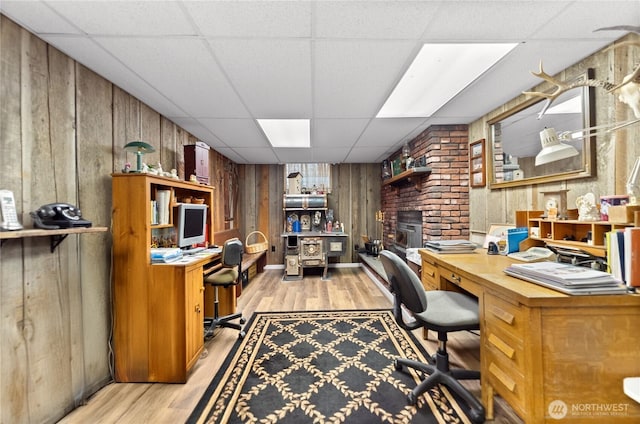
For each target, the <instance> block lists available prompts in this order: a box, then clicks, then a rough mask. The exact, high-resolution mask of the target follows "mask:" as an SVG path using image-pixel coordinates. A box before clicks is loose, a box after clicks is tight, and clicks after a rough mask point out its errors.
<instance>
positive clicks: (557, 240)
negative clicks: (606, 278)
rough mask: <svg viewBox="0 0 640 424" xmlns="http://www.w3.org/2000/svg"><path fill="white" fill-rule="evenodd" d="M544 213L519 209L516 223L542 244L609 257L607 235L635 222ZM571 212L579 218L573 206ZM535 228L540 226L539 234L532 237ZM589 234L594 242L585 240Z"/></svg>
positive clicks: (530, 239) (568, 213) (531, 238)
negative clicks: (587, 218) (564, 217)
mask: <svg viewBox="0 0 640 424" xmlns="http://www.w3.org/2000/svg"><path fill="white" fill-rule="evenodd" d="M543 214H544V211H516V226H517V227H527V228H528V231H529V241H533V242H537V244H540V245H542V244H543V243H552V244H554V245H562V246H568V247H571V248H575V249H581V250H584V251H585V252H588V253H590V254H592V255H594V256H598V257H601V258H605V257H606V256H607V248H606V246H605V234H606V233H607V232H609V231H613V230H618V229H623V228H625V227H629V226H632V224H627V223H619V222H610V221H578V220H577V219H564V220H560V219H556V220H551V219H546V218H543V217H542V215H543ZM567 215H568V216H569V217H570V218H576V217H577V211H576V210H575V209H570V210H569V211H567ZM532 228H534V229H537V234H538V236H532V230H531V229H532ZM534 231H536V230H534ZM589 233H590V234H591V239H590V240H591V241H589V242H585V241H582V240H584V239H587V237H588V236H589Z"/></svg>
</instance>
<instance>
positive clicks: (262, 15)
mask: <svg viewBox="0 0 640 424" xmlns="http://www.w3.org/2000/svg"><path fill="white" fill-rule="evenodd" d="M184 5H185V7H186V9H187V10H188V12H189V14H190V15H191V16H192V18H193V20H194V22H195V23H196V25H198V27H199V28H200V31H201V33H202V34H203V35H205V36H207V37H209V36H213V37H266V38H278V37H295V38H300V37H310V36H311V7H312V3H311V2H269V1H242V2H234V1H208V2H207V1H185V2H184Z"/></svg>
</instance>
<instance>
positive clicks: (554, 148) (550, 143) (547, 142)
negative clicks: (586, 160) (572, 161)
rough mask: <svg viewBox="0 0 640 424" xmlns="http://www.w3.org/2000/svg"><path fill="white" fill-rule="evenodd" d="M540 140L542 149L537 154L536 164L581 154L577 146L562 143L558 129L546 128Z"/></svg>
mask: <svg viewBox="0 0 640 424" xmlns="http://www.w3.org/2000/svg"><path fill="white" fill-rule="evenodd" d="M540 142H541V143H542V150H541V151H540V153H538V155H537V156H536V166H538V165H544V164H545V163H549V162H555V161H557V160H560V159H566V158H570V157H571V156H577V155H578V154H579V152H578V150H577V149H576V148H575V147H573V146H570V145H568V144H564V143H561V142H560V140H559V139H558V134H556V130H555V129H553V128H545V129H544V130H542V131H540Z"/></svg>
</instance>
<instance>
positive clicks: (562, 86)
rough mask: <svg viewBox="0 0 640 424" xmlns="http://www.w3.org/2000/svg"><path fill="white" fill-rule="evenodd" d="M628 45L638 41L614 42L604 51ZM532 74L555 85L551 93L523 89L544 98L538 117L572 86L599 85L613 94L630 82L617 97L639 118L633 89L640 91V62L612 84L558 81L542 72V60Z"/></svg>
mask: <svg viewBox="0 0 640 424" xmlns="http://www.w3.org/2000/svg"><path fill="white" fill-rule="evenodd" d="M629 45H633V46H640V42H638V41H627V42H623V43H620V44H616V45H614V46H611V47H608V48H607V49H605V50H604V51H607V50H610V49H616V48H618V47H622V46H629ZM531 73H532V74H533V75H534V76H536V77H538V78H542V79H543V80H545V81H547V82H550V83H551V84H553V85H555V86H556V89H555V91H553V92H552V93H541V92H537V91H523V94H528V95H531V96H538V97H543V98H545V99H547V100H546V102H545V104H544V107H543V108H542V111H540V113H539V114H538V119H539V118H541V117H542V115H544V113H545V112H546V111H547V109H548V108H549V106H551V103H552V102H553V101H554V100H555V99H557V98H558V97H559V96H560V95H561V94H562V93H564V92H566V91H568V90H571V89H573V88H577V87H600V88H604V89H605V90H607V92H608V93H610V94H613V92H614V91H617V90H620V89H621V88H623V87H625V86H627V85H629V84H631V86H630V87H629V86H628V87H626V88H625V90H624V91H621V92H620V95H619V96H618V99H619V100H620V101H621V102H623V103H625V104H627V105H629V107H631V109H633V112H634V114H635V115H636V118H640V95H638V94H636V93H635V91H636V90H637V91H640V63H638V64H637V65H636V67H635V69H634V70H633V71H632V72H631V73H630V74H628V75H626V76H625V77H624V78H623V80H622V82H621V83H619V84H612V83H610V82H608V81H602V80H597V79H586V80H579V81H573V82H570V83H567V82H564V81H560V80H559V79H557V78H554V77H552V76H551V75H549V74H547V73H546V72H544V70H543V69H542V61H540V72H533V71H532V72H531Z"/></svg>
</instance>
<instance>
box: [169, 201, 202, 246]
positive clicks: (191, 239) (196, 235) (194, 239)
mask: <svg viewBox="0 0 640 424" xmlns="http://www.w3.org/2000/svg"><path fill="white" fill-rule="evenodd" d="M207 208H208V206H207V205H199V204H194V203H182V204H180V205H179V206H178V226H177V230H178V240H177V242H178V247H180V248H185V247H191V245H193V244H196V243H204V242H205V241H206V231H207Z"/></svg>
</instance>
